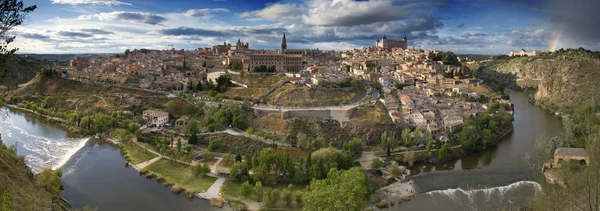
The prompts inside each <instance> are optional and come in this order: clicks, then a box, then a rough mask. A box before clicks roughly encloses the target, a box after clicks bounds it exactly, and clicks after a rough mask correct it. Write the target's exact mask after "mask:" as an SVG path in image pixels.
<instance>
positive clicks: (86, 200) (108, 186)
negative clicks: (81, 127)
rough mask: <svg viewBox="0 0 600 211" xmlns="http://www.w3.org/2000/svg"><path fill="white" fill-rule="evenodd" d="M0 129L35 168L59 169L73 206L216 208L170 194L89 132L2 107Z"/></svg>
mask: <svg viewBox="0 0 600 211" xmlns="http://www.w3.org/2000/svg"><path fill="white" fill-rule="evenodd" d="M0 113H1V114H2V117H1V120H2V121H1V122H0V123H1V124H0V133H1V134H2V139H3V141H4V143H5V144H6V145H15V144H16V146H17V154H18V155H23V156H25V161H26V163H27V165H28V166H29V167H31V168H32V170H34V171H35V172H39V171H40V170H41V169H43V168H46V167H49V168H53V169H57V168H62V171H63V178H62V183H63V185H64V187H65V190H64V191H63V193H62V197H63V198H65V199H66V200H68V201H70V202H71V204H72V205H73V206H74V207H76V208H82V207H84V206H89V207H93V208H97V209H98V210H99V211H103V210H111V211H112V210H207V211H212V210H215V211H216V210H219V211H228V210H230V209H229V208H223V209H218V208H215V207H212V206H210V204H209V202H208V201H207V200H203V199H198V198H194V199H188V198H186V197H185V195H184V194H180V195H175V194H172V193H171V191H170V190H171V188H170V187H165V186H164V185H163V184H160V183H157V182H156V180H155V179H146V177H145V176H140V174H139V173H138V172H137V171H135V170H134V169H133V168H131V167H125V162H126V161H125V160H124V159H123V158H122V157H121V154H120V151H119V149H118V148H117V147H115V146H113V145H110V144H108V143H101V142H98V141H96V140H94V139H90V138H89V137H84V138H80V137H77V136H75V135H74V134H69V133H68V132H66V131H65V130H64V129H62V128H60V127H56V126H55V125H54V124H51V123H48V122H46V121H43V120H38V119H36V118H33V117H31V116H29V115H26V114H23V113H20V112H14V111H9V110H6V109H3V110H2V111H1V112H0Z"/></svg>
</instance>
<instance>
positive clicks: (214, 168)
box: [210, 158, 223, 174]
mask: <svg viewBox="0 0 600 211" xmlns="http://www.w3.org/2000/svg"><path fill="white" fill-rule="evenodd" d="M222 160H223V158H217V162H215V164H213V165H212V166H210V172H211V173H213V174H217V166H219V164H220V163H221V161H222Z"/></svg>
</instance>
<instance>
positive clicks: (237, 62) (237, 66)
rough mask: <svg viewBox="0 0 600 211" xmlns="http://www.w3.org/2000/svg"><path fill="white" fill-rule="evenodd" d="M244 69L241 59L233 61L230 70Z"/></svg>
mask: <svg viewBox="0 0 600 211" xmlns="http://www.w3.org/2000/svg"><path fill="white" fill-rule="evenodd" d="M243 67H244V63H242V61H241V60H239V59H236V60H233V61H231V62H230V63H229V69H230V70H234V71H239V70H242V68H243Z"/></svg>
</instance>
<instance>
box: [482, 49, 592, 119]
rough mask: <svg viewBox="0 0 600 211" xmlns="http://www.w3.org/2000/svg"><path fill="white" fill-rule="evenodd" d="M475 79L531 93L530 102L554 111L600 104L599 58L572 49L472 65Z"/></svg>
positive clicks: (497, 86)
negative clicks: (476, 73) (476, 72)
mask: <svg viewBox="0 0 600 211" xmlns="http://www.w3.org/2000/svg"><path fill="white" fill-rule="evenodd" d="M471 68H478V77H480V78H483V79H484V80H485V81H486V82H487V83H488V84H489V85H491V86H494V87H495V88H500V89H503V88H521V89H527V90H533V91H534V92H533V94H532V99H533V100H535V102H536V103H537V104H539V105H541V106H543V107H545V108H548V109H550V110H553V111H569V110H572V109H574V108H576V107H577V106H579V105H592V104H596V103H597V102H600V93H598V92H599V91H600V88H599V87H600V59H598V57H597V56H596V55H594V54H590V53H586V52H582V51H577V50H572V51H567V52H557V53H553V54H552V55H543V56H538V57H519V58H509V59H502V60H492V61H489V62H483V63H478V64H475V65H472V66H471Z"/></svg>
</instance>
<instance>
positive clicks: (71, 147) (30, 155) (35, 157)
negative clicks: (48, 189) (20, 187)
mask: <svg viewBox="0 0 600 211" xmlns="http://www.w3.org/2000/svg"><path fill="white" fill-rule="evenodd" d="M2 112H4V113H5V115H3V116H2V117H1V118H0V119H1V121H0V133H1V134H2V140H3V142H4V144H5V145H7V146H10V145H16V147H17V155H20V156H25V163H26V164H27V166H29V167H30V168H31V169H32V171H33V172H34V173H39V172H40V171H41V170H43V169H44V168H52V169H58V168H61V167H62V166H63V165H64V164H65V163H66V162H67V161H68V160H69V159H70V158H71V156H73V155H74V154H75V153H77V152H78V151H79V150H80V149H81V148H83V147H84V146H85V144H86V143H87V141H88V140H89V139H90V138H89V137H87V138H70V137H68V135H67V132H66V131H64V130H62V129H60V128H57V127H54V126H52V125H51V124H49V123H45V122H40V121H37V120H34V119H31V118H28V117H27V118H26V117H25V116H24V115H23V114H21V113H14V112H10V111H8V110H5V109H2Z"/></svg>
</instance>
